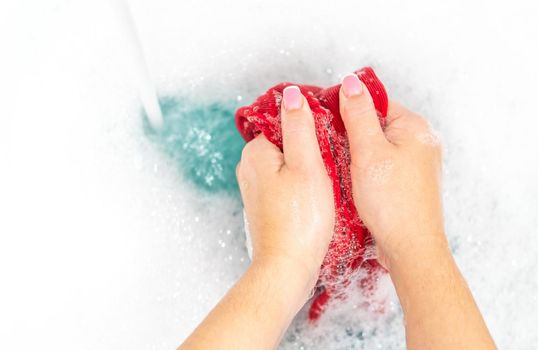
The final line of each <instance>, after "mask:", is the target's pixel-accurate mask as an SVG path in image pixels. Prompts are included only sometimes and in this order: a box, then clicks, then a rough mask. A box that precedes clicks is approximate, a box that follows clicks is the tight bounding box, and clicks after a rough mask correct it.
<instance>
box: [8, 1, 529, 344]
mask: <svg viewBox="0 0 538 350" xmlns="http://www.w3.org/2000/svg"><path fill="white" fill-rule="evenodd" d="M28 3H29V2H28V1H25V2H13V4H14V6H15V7H20V16H14V15H12V12H11V11H8V10H6V11H0V16H1V15H2V14H6V16H4V17H5V18H3V21H2V22H1V23H2V24H3V25H5V27H6V28H8V30H6V31H5V32H6V33H9V36H8V37H7V39H8V40H7V43H8V45H7V50H6V52H8V53H9V52H19V51H20V53H21V54H20V55H9V54H8V55H7V56H5V57H4V58H6V59H7V60H8V64H6V65H5V67H8V68H9V72H8V79H7V80H5V81H7V82H8V86H10V88H9V89H7V91H8V92H10V89H11V86H14V87H15V91H14V92H15V95H16V96H15V98H14V99H8V100H7V101H9V100H12V101H13V102H14V103H13V105H14V106H15V107H17V108H14V110H13V111H12V113H10V110H9V107H10V104H9V103H8V105H7V106H8V112H7V113H4V114H5V115H10V114H11V115H12V117H11V118H10V119H11V126H12V130H15V131H17V132H14V133H13V135H11V138H12V140H13V141H14V143H15V144H14V145H13V147H11V148H9V152H10V153H11V158H12V159H15V160H17V162H16V164H15V165H13V166H10V163H9V161H8V169H9V170H13V171H14V174H15V176H13V178H12V179H10V180H9V181H4V182H3V183H4V184H6V185H7V186H8V187H10V189H11V191H8V192H7V196H5V192H2V196H1V197H3V198H2V199H7V203H8V204H9V205H8V208H12V209H15V213H13V215H11V213H10V212H9V211H8V213H9V215H5V217H2V220H0V226H2V228H1V229H0V232H2V235H0V236H2V245H1V247H2V248H4V250H5V252H3V253H2V254H1V255H0V259H2V266H3V267H4V268H5V270H6V271H5V274H4V272H2V275H3V276H7V280H6V283H5V285H6V286H14V287H15V288H4V289H3V290H2V293H5V294H6V296H5V297H3V298H0V303H2V302H3V304H2V306H1V307H0V309H1V310H2V314H3V315H4V316H6V317H4V319H5V320H6V321H5V323H2V322H3V319H0V323H2V324H1V326H2V327H0V343H1V347H2V348H6V349H30V348H44V349H53V348H54V349H62V350H63V349H73V348H81V349H95V348H98V349H107V350H108V349H141V350H142V349H144V350H149V349H162V350H164V349H172V348H175V347H176V346H177V345H178V344H179V343H181V342H182V341H183V340H184V339H185V337H186V336H187V335H188V334H189V333H190V332H191V331H192V330H193V329H194V327H195V326H196V325H197V324H198V323H199V322H200V321H201V320H202V319H203V317H204V316H205V315H206V314H207V312H209V310H210V309H211V308H212V307H213V306H214V305H215V303H216V302H217V301H218V300H219V299H220V298H221V297H222V296H223V295H224V294H225V292H226V290H227V289H229V288H230V286H231V285H232V284H233V283H234V281H236V280H237V279H238V278H239V276H240V275H241V273H242V272H243V271H244V270H245V268H246V266H247V261H248V257H247V253H246V250H245V249H244V241H245V238H244V232H243V220H242V217H241V216H242V215H241V205H240V201H239V199H238V195H237V192H236V190H233V186H235V185H231V187H232V188H230V189H226V186H229V185H217V184H219V181H220V180H218V181H217V182H215V181H213V182H212V184H213V186H215V187H216V188H220V189H219V190H216V191H213V190H212V189H211V187H210V186H209V187H208V184H207V181H206V178H205V177H204V175H203V174H204V172H203V171H202V172H201V173H199V172H198V173H199V174H202V175H201V176H191V175H189V174H195V175H196V174H197V171H196V169H198V170H199V169H200V167H198V168H197V166H199V164H198V165H193V164H190V163H189V160H193V159H196V158H195V157H192V154H183V155H181V154H179V153H167V151H166V146H165V145H164V144H159V143H158V142H152V141H150V140H149V139H150V138H151V137H152V136H151V135H149V134H148V132H147V131H146V132H145V134H144V131H143V130H144V129H143V128H142V127H141V118H140V113H139V112H140V110H139V105H138V104H137V101H136V98H135V97H136V88H135V87H133V86H132V84H130V83H129V76H128V75H127V74H126V73H124V71H123V68H124V66H125V64H126V62H127V61H128V60H129V58H128V57H126V56H123V55H121V53H120V52H119V48H120V47H121V45H120V43H119V40H116V39H115V38H116V35H115V33H116V30H115V24H116V21H115V18H113V17H112V16H111V15H110V13H109V12H110V11H109V9H108V8H107V5H106V3H108V2H107V1H92V2H72V1H64V0H55V1H51V2H48V1H47V2H44V1H33V2H32V5H31V6H29V5H28ZM130 3H131V4H132V5H133V6H132V10H133V17H134V20H135V21H136V23H137V26H138V29H139V33H140V41H141V43H142V46H143V47H144V49H145V51H146V53H147V63H148V68H149V71H150V73H151V76H152V80H153V82H154V83H155V87H156V89H157V91H158V92H159V95H160V96H175V97H174V98H175V99H176V100H177V101H179V100H183V101H184V104H185V107H189V106H191V107H192V108H194V107H195V106H198V107H196V108H199V107H200V106H202V108H204V109H205V108H206V107H207V106H208V105H210V104H211V103H214V102H215V101H217V102H218V103H222V101H232V104H233V103H234V102H233V101H236V100H237V97H238V96H242V99H243V100H242V102H241V104H243V103H244V104H248V103H250V102H251V101H253V99H254V98H255V97H256V96H259V95H260V94H261V93H263V92H264V91H265V89H266V88H267V87H269V86H272V85H274V84H275V83H278V82H280V81H292V82H298V83H301V82H303V83H312V84H316V85H322V86H330V85H332V84H336V83H338V82H339V80H340V79H341V77H342V76H343V75H345V74H347V73H348V72H350V71H351V70H353V69H356V68H357V67H358V66H363V65H371V66H373V67H374V68H375V69H376V72H377V73H378V75H379V77H380V78H381V79H382V80H383V82H384V84H385V86H386V87H387V91H388V93H389V96H390V97H391V98H394V99H396V100H398V101H400V102H401V103H403V104H404V105H405V106H407V107H408V108H410V109H411V110H413V111H415V112H417V113H419V114H422V115H424V116H425V117H426V118H428V119H429V120H430V121H431V122H432V125H433V126H434V128H435V129H436V130H438V133H439V135H440V137H441V140H442V145H443V148H444V164H443V165H444V172H443V185H444V187H443V202H444V211H445V218H446V233H447V236H448V239H449V241H450V243H451V247H452V249H453V251H454V252H455V259H456V261H457V262H458V264H459V266H460V268H461V270H462V273H463V275H464V276H465V278H466V280H467V282H468V284H469V286H470V288H471V290H472V291H473V294H474V296H475V299H476V301H477V303H478V305H479V306H480V309H481V311H482V312H483V315H484V318H485V320H486V322H487V324H488V326H489V328H490V330H491V333H492V335H493V337H494V339H495V340H496V342H497V344H498V346H499V348H500V349H525V350H526V349H534V348H536V344H537V343H538V333H537V332H536V330H535V329H536V324H538V294H537V293H536V291H537V290H538V275H537V271H538V255H537V254H535V252H537V251H538V240H537V237H538V234H537V227H538V216H537V215H536V208H538V195H537V194H538V187H537V186H538V182H536V178H538V166H537V164H536V162H535V161H534V160H535V159H536V150H537V149H538V138H536V135H535V133H536V129H537V128H536V126H537V125H536V122H537V120H538V118H536V102H535V101H536V98H535V94H536V81H537V79H538V66H537V65H536V61H538V51H537V50H536V46H533V45H529V43H534V42H535V41H536V37H538V24H537V22H536V18H535V17H536V15H535V14H536V11H537V3H536V1H532V0H515V1H513V2H512V3H511V6H505V4H504V3H502V2H491V1H490V2H483V1H477V2H469V1H463V0H455V1H450V2H442V3H435V4H433V3H432V2H431V1H426V0H410V1H405V2H402V1H394V0H389V1H383V2H379V1H369V2H360V3H359V2H357V1H341V2H320V3H319V4H315V5H313V4H312V3H311V2H307V1H294V2H290V1H284V0H275V1H272V2H258V1H238V6H230V4H229V3H228V2H223V1H208V2H204V3H203V4H202V3H199V2H198V3H197V2H193V1H163V0H155V1H145V0H132V1H130ZM208 8H210V9H211V11H208ZM283 8H286V9H287V11H283V10H282V9H283ZM253 14H255V15H253ZM95 18H99V25H98V26H96V25H95ZM381 22H383V23H381ZM13 28H15V30H13ZM35 28H39V31H37V32H36V30H35ZM246 28H247V29H246ZM402 28H404V30H402ZM10 39H12V42H13V44H14V45H13V47H11V45H10V42H11V41H10ZM11 56H13V61H10V60H11ZM11 72H13V73H14V78H15V79H13V82H14V83H13V84H11V83H10V82H11V80H10V79H9V77H10V74H9V73H11ZM177 96H181V97H177ZM28 101H32V103H28ZM226 103H228V102H225V104H226ZM21 106H23V107H24V108H22V107H21ZM189 108H190V107H189ZM225 109H228V107H225ZM232 111H233V108H230V109H229V112H230V113H232ZM188 122H192V121H188ZM192 123H194V122H192ZM230 125H231V122H230ZM230 131H232V132H235V130H234V128H233V127H232V128H230ZM178 132H183V131H181V130H178ZM148 136H149V138H148ZM192 139H193V140H196V138H195V137H194V136H193V137H192ZM202 140H203V138H202ZM154 141H158V140H154ZM214 141H217V140H214V139H212V140H211V142H214ZM239 141H240V140H239ZM423 141H425V142H428V143H429V142H431V141H433V140H432V139H431V138H430V137H429V136H427V137H425V138H424V140H423ZM178 144H179V145H181V143H178ZM193 147H194V146H193ZM187 148H188V146H187ZM194 148H196V147H194ZM178 149H180V150H181V149H182V148H181V147H179V148H178ZM215 149H218V148H215ZM161 150H163V151H161ZM174 152H178V151H177V150H176V149H174ZM174 154H175V156H174ZM206 154H210V153H206ZM174 157H176V158H174ZM215 157H216V158H215V159H218V156H215ZM206 159H208V162H207V163H205V164H206V165H207V164H211V161H210V160H209V159H210V157H209V156H208V158H206ZM185 164H186V166H185ZM189 164H190V165H189ZM36 169H38V170H39V171H38V172H37V173H36ZM186 169H187V170H186ZM189 169H191V170H189ZM192 169H194V170H192ZM204 169H212V168H211V166H205V168H204ZM230 170H232V169H230ZM212 171H214V170H212ZM7 173H8V174H9V172H7ZM213 176H214V175H213ZM227 176H228V178H232V180H233V171H231V172H230V173H228V175H227ZM214 178H217V179H218V178H219V176H216V177H215V176H214ZM208 179H211V176H210V177H209V178H208ZM210 182H211V181H210ZM230 193H231V195H230ZM6 222H7V223H8V224H9V223H10V222H11V223H13V225H11V226H10V225H8V227H7V228H6V229H4V225H5V224H6ZM4 240H7V242H6V243H5V244H4ZM13 248H15V249H13ZM21 252H26V254H24V253H21ZM66 276H68V278H66ZM36 285H38V286H40V288H39V293H35V286H36ZM351 287H353V286H351ZM348 294H349V297H348V298H347V299H346V300H334V301H333V302H331V304H330V305H329V307H328V309H327V311H326V312H325V313H324V314H323V316H322V318H321V319H320V320H319V323H318V324H316V325H314V326H311V325H308V323H307V322H304V321H305V320H306V312H305V310H302V311H301V313H300V314H299V315H298V316H297V318H296V320H295V321H294V322H293V324H292V325H291V327H290V329H289V331H288V332H287V333H286V335H285V336H284V338H283V343H282V344H281V348H283V349H361V348H366V349H404V348H405V342H404V335H403V319H402V315H401V311H400V310H399V306H398V301H397V298H396V296H395V295H394V290H393V287H392V285H391V283H390V280H389V279H388V278H387V276H385V277H383V278H381V280H380V281H378V289H377V290H376V294H377V295H379V297H378V298H375V299H374V298H372V299H373V300H376V301H377V302H375V303H374V302H370V305H372V306H371V307H370V306H368V305H366V306H365V305H364V301H365V300H364V298H362V297H360V294H358V293H353V291H352V290H351V291H350V292H349V293H348ZM387 296H388V297H387ZM380 303H381V304H382V305H384V306H385V311H384V312H379V311H376V310H378V309H379V307H378V306H377V305H379V304H380ZM59 330H61V331H59Z"/></svg>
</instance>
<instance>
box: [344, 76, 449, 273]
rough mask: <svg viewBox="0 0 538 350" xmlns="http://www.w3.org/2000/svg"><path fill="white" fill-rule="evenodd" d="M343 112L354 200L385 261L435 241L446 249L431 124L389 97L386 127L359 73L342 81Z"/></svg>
mask: <svg viewBox="0 0 538 350" xmlns="http://www.w3.org/2000/svg"><path fill="white" fill-rule="evenodd" d="M340 112H341V115H342V119H343V121H344V124H345V126H346V129H347V132H348V138H349V142H350V151H351V177H352V185H353V199H354V201H355V205H356V206H357V210H358V212H359V215H360V217H361V219H362V220H363V222H364V223H365V225H366V226H367V227H368V229H369V230H370V232H371V233H372V235H373V236H374V238H375V241H376V247H377V250H378V256H379V261H380V262H381V264H383V265H384V266H385V267H386V268H388V269H390V266H391V263H392V262H393V260H395V259H398V257H399V256H401V255H402V254H411V255H412V254H414V253H415V252H416V250H417V249H421V248H423V247H424V246H427V247H430V245H432V244H433V245H436V246H438V247H443V249H445V247H446V239H445V236H444V231H443V217H442V206H441V198H440V180H441V179H440V175H441V146H440V143H439V142H438V140H437V138H436V136H435V135H434V134H433V132H432V130H431V128H430V125H429V123H428V122H427V121H426V120H425V119H423V118H422V117H420V116H419V115H417V114H415V113H413V112H410V111H408V110H407V109H405V108H404V107H402V106H400V105H399V104H397V103H395V102H393V101H390V103H389V110H388V115H387V119H386V127H385V129H384V130H383V129H382V128H381V126H380V123H379V119H378V116H377V114H376V110H375V107H374V104H373V101H372V97H371V96H370V93H369V92H368V89H366V87H365V86H364V84H363V83H362V82H361V81H360V80H359V79H358V78H357V76H356V75H355V74H351V75H348V76H346V77H345V78H344V79H343V81H342V87H341V89H340ZM445 250H447V249H445Z"/></svg>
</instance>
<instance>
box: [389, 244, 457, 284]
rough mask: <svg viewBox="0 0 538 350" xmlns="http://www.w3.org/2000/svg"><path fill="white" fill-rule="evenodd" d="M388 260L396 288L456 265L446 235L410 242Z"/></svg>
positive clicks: (401, 245) (393, 253)
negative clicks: (402, 282)
mask: <svg viewBox="0 0 538 350" xmlns="http://www.w3.org/2000/svg"><path fill="white" fill-rule="evenodd" d="M387 260H388V265H389V266H388V268H389V272H390V275H391V278H392V280H393V282H394V284H395V285H396V287H398V284H399V283H400V282H401V281H410V280H413V279H414V278H419V279H420V278H421V277H423V276H426V275H428V274H431V273H432V271H436V270H439V269H441V270H442V269H444V268H446V267H447V266H449V265H451V264H453V263H454V260H453V259H452V253H451V252H450V249H449V247H448V242H447V240H446V238H445V236H444V234H442V235H428V236H421V237H416V238H415V239H413V240H408V241H406V243H403V244H400V245H399V246H398V249H397V250H394V251H392V252H391V254H390V255H389V257H388V259H387Z"/></svg>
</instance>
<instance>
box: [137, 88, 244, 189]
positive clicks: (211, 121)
mask: <svg viewBox="0 0 538 350" xmlns="http://www.w3.org/2000/svg"><path fill="white" fill-rule="evenodd" d="M160 105H161V109H162V112H163V125H162V127H161V128H160V129H159V130H155V129H153V128H152V127H151V125H150V123H149V122H148V119H147V118H144V122H143V126H144V130H145V132H146V135H147V136H148V137H149V138H150V139H151V140H152V141H153V142H155V143H156V144H158V145H159V147H160V148H161V149H162V150H163V152H165V153H166V154H167V155H168V156H169V157H171V158H172V159H173V160H174V161H175V162H176V163H177V164H178V168H179V169H180V171H181V172H182V173H183V175H184V177H185V179H186V180H187V181H189V182H191V183H193V184H194V185H195V186H196V187H197V188H199V189H201V190H203V191H207V192H210V193H216V192H222V191H224V192H228V193H231V194H235V193H237V192H238V185H237V181H236V178H235V166H236V165H237V162H238V161H239V159H240V157H241V149H242V148H243V145H244V144H245V142H244V141H243V139H242V138H241V136H240V135H239V133H238V132H237V130H236V129H235V122H234V113H235V109H236V108H237V103H236V102H235V101H216V102H209V103H208V102H206V103H193V102H191V101H189V99H187V98H174V97H165V98H162V99H161V100H160Z"/></svg>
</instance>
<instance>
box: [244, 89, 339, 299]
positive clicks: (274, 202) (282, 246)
mask: <svg viewBox="0 0 538 350" xmlns="http://www.w3.org/2000/svg"><path fill="white" fill-rule="evenodd" d="M282 101H283V102H282V104H283V105H282V106H281V107H282V108H281V118H282V138H283V149H284V151H283V152H281V151H280V149H279V148H278V147H277V146H275V145H274V144H272V143H271V142H269V141H268V140H267V139H266V138H265V137H264V136H263V135H259V136H258V137H256V138H255V139H253V140H252V141H250V142H249V143H248V144H247V145H246V146H245V148H244V149H243V153H242V156H241V161H240V163H239V164H238V166H237V179H238V183H239V187H240V190H241V196H242V198H243V204H244V207H245V212H246V216H247V220H248V223H249V228H250V233H251V237H252V247H253V257H252V263H253V264H260V263H261V264H272V263H273V262H275V263H276V264H286V266H289V268H290V269H293V270H294V271H296V272H297V273H298V275H297V276H296V277H297V278H304V279H305V282H307V283H306V286H307V288H310V289H311V288H313V287H314V285H315V283H316V281H317V278H318V274H319V269H320V266H321V263H322V262H323V259H324V257H325V254H326V253H327V249H328V246H329V242H330V240H331V238H332V234H333V230H334V220H335V218H334V199H333V193H332V186H331V181H330V178H329V176H328V175H327V171H326V169H325V166H324V164H323V160H322V158H321V154H320V149H319V144H318V141H317V138H316V129H315V125H314V119H313V116H312V112H311V110H310V108H309V106H308V103H307V101H306V99H305V98H304V96H303V95H302V94H301V93H300V91H299V89H298V88H297V87H287V88H286V89H285V90H284V93H283V99H282Z"/></svg>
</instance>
